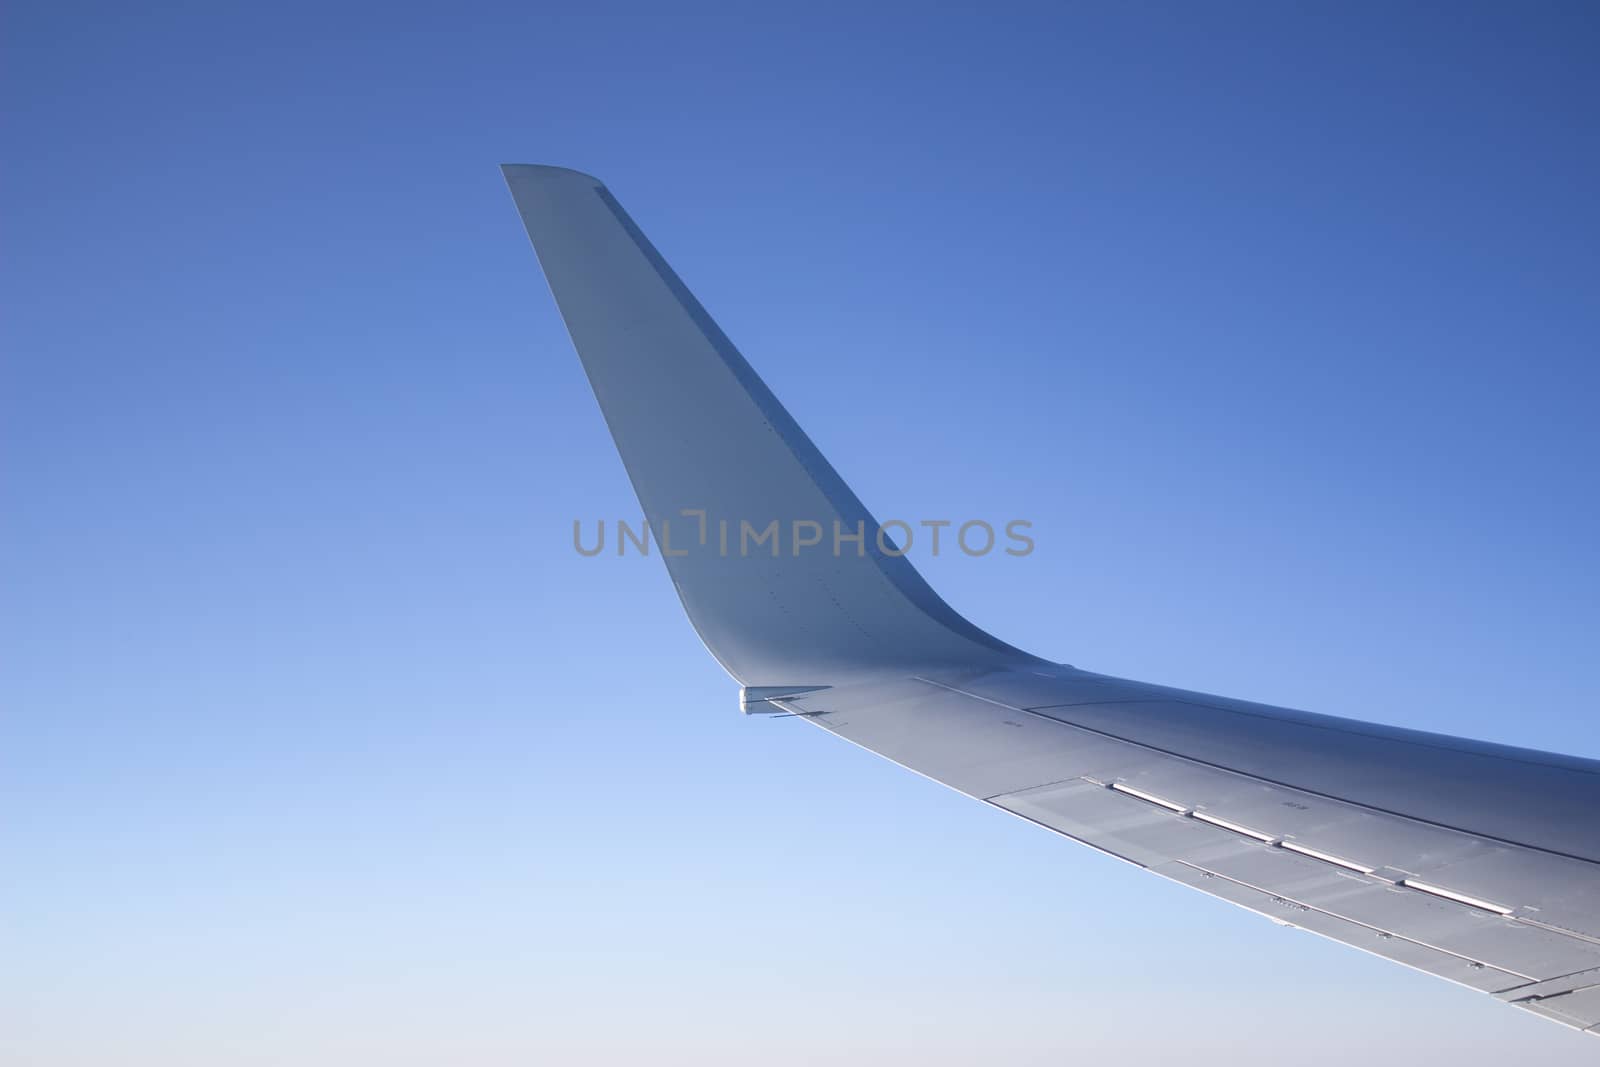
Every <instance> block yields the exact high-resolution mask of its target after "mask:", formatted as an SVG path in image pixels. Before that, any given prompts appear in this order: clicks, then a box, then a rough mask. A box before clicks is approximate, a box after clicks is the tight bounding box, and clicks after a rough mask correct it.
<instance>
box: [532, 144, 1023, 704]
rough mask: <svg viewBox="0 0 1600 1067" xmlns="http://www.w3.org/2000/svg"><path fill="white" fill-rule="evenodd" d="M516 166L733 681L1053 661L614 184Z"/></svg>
mask: <svg viewBox="0 0 1600 1067" xmlns="http://www.w3.org/2000/svg"><path fill="white" fill-rule="evenodd" d="M502 169H503V171H504V174H505V177H506V182H507V184H508V185H509V186H510V188H511V195H512V197H513V198H514V199H515V201H516V205H517V209H518V211H519V212H520V213H521V215H522V221H523V223H524V225H525V226H526V227H527V230H528V236H529V237H530V238H531V239H532V241H533V246H534V249H535V251H536V252H537V253H538V256H539V261H540V263H541V264H542V265H543V267H544V272H545V276H546V278H547V279H548V280H549V283H550V289H551V291H552V292H553V293H554V294H555V298H556V303H557V305H558V306H559V307H560V309H561V315H562V317H563V319H565V321H566V324H567V330H568V332H569V333H570V334H571V335H572V341H573V345H574V346H575V347H576V348H577V350H578V356H579V358H580V359H581V360H582V361H583V366H584V370H585V371H586V372H587V374H588V376H589V383H590V385H591V386H592V387H593V389H594V393H595V397H596V398H597V399H598V400H599V402H600V408H601V411H602V413H603V414H604V415H605V419H606V424H607V426H608V427H610V430H611V435H612V438H613V439H614V440H615V442H616V445H617V451H618V452H619V453H620V454H621V456H622V462H623V465H624V466H625V467H626V468H627V471H628V476H629V478H630V479H631V480H632V482H633V487H634V491H635V492H636V493H637V494H638V496H639V501H640V503H641V504H642V505H643V506H644V511H645V515H646V517H647V519H648V521H649V523H650V528H651V532H652V533H653V535H654V538H655V541H656V543H657V545H658V546H660V549H661V554H662V555H663V557H664V558H665V562H666V565H667V570H668V572H669V574H670V575H671V577H672V581H673V584H674V585H675V586H676V588H677V591H678V595H679V597H680V598H681V599H682V601H683V605H684V608H685V610H686V611H687V612H688V615H689V619H690V621H691V622H692V623H693V624H694V627H695V629H696V631H697V632H698V633H699V634H700V637H701V639H702V640H703V641H704V642H705V644H706V647H707V648H708V649H709V650H710V651H711V653H712V655H714V656H715V657H716V658H717V660H718V661H719V662H720V663H721V664H722V665H723V666H724V667H725V668H726V669H727V670H728V672H729V673H730V674H732V675H733V676H734V678H735V679H737V680H738V681H740V682H742V683H749V684H756V685H774V684H781V683H782V682H783V680H784V679H787V678H795V677H803V678H814V679H815V678H827V679H829V680H830V681H833V682H837V681H840V680H843V679H847V678H851V677H859V676H864V675H870V674H877V673H881V672H883V671H885V670H894V671H900V670H919V669H931V668H936V667H939V666H957V667H997V666H1010V665H1016V664H1017V663H1019V662H1035V663H1036V662H1040V661H1038V660H1037V659H1035V658H1034V657H1032V656H1028V655H1027V654H1025V653H1022V652H1019V651H1018V650H1017V649H1014V648H1012V647H1011V646H1009V645H1007V644H1005V643H1003V642H1001V641H998V640H996V639H995V638H993V637H991V636H990V635H988V634H986V633H984V632H983V631H982V630H980V629H978V628H977V627H976V626H973V625H972V624H971V623H970V622H968V621H967V620H966V619H964V618H962V617H961V616H960V615H958V614H956V613H955V612H954V611H952V610H951V609H950V607H949V606H948V605H946V604H945V602H944V601H943V600H941V599H940V598H939V597H938V595H937V594H935V593H934V591H933V590H932V589H931V588H930V587H929V586H928V584H927V583H926V582H925V581H923V579H922V577H921V575H919V574H918V573H917V572H916V570H915V568H913V567H912V566H911V564H910V563H909V562H908V561H907V560H906V559H904V558H903V553H901V552H900V550H899V549H898V547H897V546H896V545H895V544H894V542H893V540H892V539H891V538H889V537H887V536H886V535H885V534H884V532H883V531H882V530H881V529H880V527H879V525H878V523H877V521H876V520H874V519H873V517H872V516H871V515H870V514H869V513H868V511H867V509H866V508H865V507H864V506H863V505H862V504H861V501H860V500H858V499H857V498H856V495H855V494H854V493H853V492H851V491H850V488H849V487H848V486H847V485H845V483H844V481H843V479H841V478H840V477H839V475H838V474H837V473H836V472H835V471H834V469H833V467H832V466H831V465H829V463H828V461H827V460H826V459H824V458H823V457H822V454H821V453H820V452H819V451H817V448H816V446H815V445H814V444H812V443H811V440H810V439H809V438H808V437H807V436H806V435H805V433H804V432H803V431H801V429H800V427H799V425H798V424H797V423H796V422H795V421H794V419H793V418H791V417H790V415H789V413H788V412H787V411H785V410H784V408H783V406H782V405H781V404H779V403H778V400H777V398H776V397H774V396H773V395H772V392H771V391H770V390H769V389H768V388H767V387H766V385H765V384H764V383H763V382H762V381H761V379H760V378H759V377H757V376H756V373H755V372H754V371H753V370H751V368H750V365H749V364H748V363H746V362H745V360H744V357H743V356H741V355H740V354H739V352H738V350H737V349H735V348H734V346H733V344H732V343H731V342H730V341H729V340H728V338H727V337H726V336H725V335H724V334H723V332H722V331H721V329H719V328H718V327H717V324H716V323H715V322H713V321H712V319H711V316H710V315H708V314H706V311H705V309H704V308H703V307H701V305H700V303H699V301H697V300H696V299H695V298H694V296H693V295H692V294H691V293H690V292H689V290H688V288H687V287H686V286H685V285H684V284H683V282H682V281H680V280H679V278H678V276H677V275H676V274H675V273H673V271H672V268H671V267H669V266H668V265H667V263H666V261H665V260H663V259H662V258H661V255H660V253H658V252H657V251H656V250H655V248H654V246H652V245H651V244H650V242H649V241H648V240H647V239H646V238H645V236H644V234H643V233H642V232H640V230H639V228H638V226H636V225H635V224H634V222H633V220H632V219H631V218H629V217H628V214H627V213H626V212H625V211H623V209H622V206H621V205H620V204H619V203H617V201H616V198H615V197H613V196H612V195H611V193H610V191H609V190H607V189H606V187H605V185H604V184H603V183H601V182H600V181H599V180H598V179H596V178H594V177H592V176H590V175H588V174H583V173H581V172H579V171H575V170H567V169H565V168H561V167H547V166H528V165H507V166H505V167H503V168H502Z"/></svg>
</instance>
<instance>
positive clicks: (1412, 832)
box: [504, 166, 1600, 1033]
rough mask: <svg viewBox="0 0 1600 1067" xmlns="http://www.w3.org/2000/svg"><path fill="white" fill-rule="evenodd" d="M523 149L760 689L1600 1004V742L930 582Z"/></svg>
mask: <svg viewBox="0 0 1600 1067" xmlns="http://www.w3.org/2000/svg"><path fill="white" fill-rule="evenodd" d="M504 173H505V177H506V180H507V182H508V184H509V185H510V188H511V192H512V195H513V197H514V199H515V201H516V205H517V208H518V210H519V212H520V213H521V215H522V219H523V222H524V224H525V225H526V227H527V231H528V234H529V236H530V237H531V238H532V241H533V245H534V248H535V250H536V251H537V253H538V256H539V260H540V262H541V264H542V265H543V268H544V272H545V276H546V278H547V279H548V280H549V283H550V288H551V290H552V292H553V293H554V295H555V298H556V302H557V304H558V305H559V307H560V310H561V314H562V316H563V318H564V319H565V321H566V324H567V328H568V330H569V332H570V333H571V335H572V340H573V343H574V345H575V347H576V348H577V351H578V355H579V357H580V358H581V360H582V361H583V365H584V369H585V370H586V372H587V374H588V377H589V381H590V384H591V385H592V386H593V388H594V392H595V396H596V398H597V399H598V400H599V402H600V407H601V410H602V412H603V413H604V416H605V419H606V423H607V425H608V426H609V428H610V430H611V434H612V437H613V438H614V440H615V441H616V445H617V450H618V452H619V453H620V454H621V456H622V461H623V464H624V465H625V467H626V468H627V471H628V475H629V478H630V479H631V480H632V483H633V487H634V490H635V491H636V492H637V494H638V496H639V500H640V503H641V504H642V505H643V508H644V511H645V515H646V517H647V519H648V521H649V524H650V527H651V532H652V534H653V535H654V538H655V542H656V545H657V546H658V548H659V549H660V553H661V555H662V556H663V557H664V560H665V563H666V566H667V570H668V572H669V574H670V575H671V578H672V582H673V585H674V587H675V588H676V590H677V592H678V596H679V597H680V599H681V600H682V602H683V606H684V609H685V611H686V612H687V613H688V616H689V619H690V621H691V622H692V623H693V625H694V627H695V629H696V631H697V632H698V633H699V634H700V636H701V638H702V640H704V642H705V644H706V647H707V649H708V650H709V651H710V652H711V654H712V655H713V656H714V657H716V659H717V660H718V662H720V663H721V664H722V666H723V667H724V668H725V669H726V670H727V671H728V673H729V674H731V675H732V676H733V677H734V679H736V680H737V681H738V682H739V683H740V685H741V686H743V690H742V693H741V706H742V708H743V709H744V710H745V711H746V712H748V713H768V714H787V715H798V716H803V717H804V718H805V719H807V720H808V721H809V722H811V723H813V724H814V725H816V726H818V727H820V728H822V729H824V730H827V731H829V732H831V733H834V734H837V735H838V736H840V737H842V738H844V739H846V740H848V741H851V742H853V743H855V744H857V745H861V746H863V747H865V748H867V749H870V750H872V751H874V752H877V753H880V754H881V755H883V756H886V757H887V758H889V759H890V760H893V761H894V762H896V763H899V764H901V765H902V766H905V767H908V768H910V769H912V770H914V771H917V772H918V773H920V774H923V775H925V776H927V777H929V778H932V779H935V780H936V781H939V782H942V783H944V784H945V785H948V786H950V787H952V788H954V789H957V790H959V791H961V792H963V793H966V794H968V795H969V796H972V797H975V798H977V799H979V800H982V801H983V802H984V803H986V804H990V805H992V806H994V807H996V808H1000V809H1003V810H1005V811H1007V812H1010V813H1011V814H1013V815H1017V816H1020V817H1022V818H1024V819H1028V820H1030V821H1032V822H1034V823H1037V824H1038V825H1040V826H1043V827H1046V828H1048V829H1050V830H1052V831H1055V832H1056V833H1059V834H1061V835H1063V836H1065V837H1069V838H1072V839H1074V840H1076V841H1080V842H1082V843H1084V844H1087V845H1090V846H1092V847H1094V848H1097V849H1100V850H1102V851H1104V852H1107V853H1110V854H1111V855H1114V856H1116V857H1118V858H1120V859H1123V860H1126V861H1127V862H1129V863H1134V864H1137V865H1138V866H1141V867H1144V868H1147V869H1148V870H1150V871H1152V872H1153V873H1155V874H1158V875H1161V876H1162V877H1164V878H1167V879H1169V880H1171V881H1174V882H1179V883H1182V884H1183V885H1187V886H1189V887H1191V888H1194V889H1199V890H1201V891H1202V892H1205V893H1209V894H1211V895H1212V896H1215V897H1220V898H1222V899H1223V900H1226V901H1229V902H1230V903H1233V904H1237V905H1239V906H1241V907H1244V908H1247V909H1249V910H1251V911H1254V912H1258V913H1260V914H1262V915H1265V916H1267V917H1268V918H1270V919H1272V920H1274V921H1275V922H1279V923H1284V924H1288V925H1292V926H1297V927H1301V928H1303V929H1306V930H1310V931H1312V932H1314V933H1317V934H1321V935H1323V936H1325V937H1328V938H1332V939H1333V940H1336V941H1342V942H1344V943H1346V944H1349V945H1353V946H1355V947H1356V948H1360V949H1363V950H1365V951H1367V952H1371V953H1375V954H1377V955H1379V956H1383V957H1386V958H1388V959H1391V960H1394V961H1396V962H1398V963H1403V964H1406V965H1407V966H1410V967H1414V968H1417V969H1419V970H1422V971H1427V972H1429V973H1431V974H1436V975H1438V976H1440V977H1442V978H1447V979H1450V980H1451V981H1454V982H1457V983H1460V984H1462V985H1465V986H1469V987H1471V988H1474V989H1477V990H1480V991H1482V992H1484V993H1488V994H1490V995H1492V996H1494V997H1496V998H1498V999H1500V1000H1503V1001H1506V1002H1507V1003H1510V1004H1514V1005H1516V1006H1518V1007H1521V1008H1526V1009H1528V1010H1530V1011H1533V1012H1536V1013H1538V1014H1540V1015H1542V1016H1545V1017H1547V1018H1550V1019H1553V1020H1555V1021H1557V1022H1561V1023H1564V1024H1566V1025H1568V1026H1572V1027H1576V1028H1578V1029H1583V1030H1587V1031H1589V1032H1591V1033H1600V762H1596V761H1592V760H1587V759H1579V758H1575V757H1568V756H1560V755H1553V754H1550V753H1544V752H1536V751H1531V750H1527V749H1519V748H1510V747H1506V746H1501V745H1493V744H1487V743H1483V742H1477V741H1469V740H1464V739H1460V738H1454V737H1447V736H1442V735H1437V734H1428V733H1420V732H1417V731H1413V730H1405V729H1398V728H1394V727H1388V726H1382V725H1377V724H1373V723H1367V722H1361V721H1358V720H1356V719H1347V718H1335V717H1332V716H1326V715H1317V714H1311V713H1308V712H1301V711H1294V710H1290V709H1286V708H1278V707H1271V706H1267V705H1262V704H1255V703H1250V702H1248V701H1242V700H1233V699H1228V698H1224V697H1215V696H1209V695H1206V694H1202V693H1193V692H1188V691H1185V690H1179V689H1171V688H1167V687H1163V686H1156V685H1148V684H1145V683H1141V682H1134V681H1128V680H1124V679H1119V678H1111V677H1107V676H1105V675H1099V674H1094V673H1090V672H1087V671H1082V670H1078V669H1076V668H1073V667H1070V666H1066V665H1063V664H1058V663H1053V662H1051V661H1049V660H1045V659H1041V658H1039V657H1037V656H1033V655H1030V654H1028V653H1025V652H1022V651H1020V650H1018V649H1016V648H1013V647H1012V646H1010V645H1008V644H1006V643H1004V642H1003V641H1000V640H997V639H996V638H994V637H992V636H990V635H989V634H987V633H985V632H983V631H982V630H980V629H978V628H977V627H976V626H974V625H972V624H971V623H970V622H968V621H967V620H966V619H964V618H962V617H961V616H960V615H958V614H957V613H956V612H955V611H953V610H952V609H951V608H950V607H949V606H948V605H946V604H945V602H944V601H943V600H941V599H940V598H939V596H938V595H937V594H936V593H935V592H934V591H933V590H932V589H931V588H930V587H929V586H928V584H927V583H926V582H925V581H924V580H923V579H922V577H921V576H920V575H919V574H918V573H917V572H916V570H915V568H914V567H912V565H911V564H910V562H909V561H908V560H906V559H905V558H904V554H903V552H902V551H901V550H900V549H899V547H898V545H897V543H896V542H895V540H894V538H893V537H892V536H891V533H892V531H883V530H881V529H880V527H879V526H878V524H877V522H876V521H875V520H874V519H873V518H872V516H871V514H870V513H868V512H867V510H866V508H865V507H864V506H863V505H862V503H861V501H860V500H859V499H857V498H856V496H855V494H854V493H852V492H851V491H850V489H849V487H848V486H846V485H845V483H844V481H843V480H842V479H841V478H840V477H839V475H838V474H837V473H836V472H835V471H834V469H833V468H832V467H831V466H830V465H829V464H828V462H827V460H826V459H824V458H823V457H822V455H821V453H820V452H818V450H817V448H816V447H815V446H814V445H813V444H812V443H811V441H810V440H809V439H808V438H807V437H806V435H805V434H804V432H802V431H801V429H800V427H799V425H798V424H797V423H796V422H795V420H794V419H793V418H792V417H791V416H790V415H789V413H788V412H787V411H785V410H784V408H783V407H782V405H780V404H779V403H778V401H777V399H776V398H775V397H774V396H773V395H772V393H771V392H770V391H769V390H768V389H767V388H766V386H765V385H764V384H763V383H762V382H761V379H760V378H758V377H757V376H756V374H755V372H754V371H753V370H752V369H751V368H750V365H749V364H748V363H747V362H745V360H744V358H743V357H742V356H741V355H740V354H739V352H738V351H737V350H736V349H735V348H734V346H733V345H732V344H731V343H730V342H729V341H728V339H727V337H726V336H724V335H723V333H722V331H721V330H720V329H718V327H717V326H716V324H715V323H714V322H713V321H712V320H711V318H710V316H709V315H707V314H706V312H705V310H704V308H702V307H701V306H700V304H699V302H698V301H696V300H695V298H694V296H693V295H692V294H690V292H689V291H688V289H687V288H686V287H685V286H684V284H683V283H682V282H681V281H680V280H679V279H678V277H677V275H676V274H674V273H673V271H672V269H671V268H670V267H668V266H667V264H666V262H665V261H664V260H663V259H662V258H661V256H660V254H659V253H658V252H657V251H656V250H655V248H654V247H653V246H652V245H651V244H650V242H649V241H648V240H647V239H646V238H645V237H644V235H643V233H641V232H640V230H639V228H638V227H637V226H636V225H635V224H634V222H633V221H632V220H631V219H630V218H629V217H628V215H627V213H626V212H624V211H623V209H622V207H621V205H620V204H618V203H617V201H616V199H615V198H614V197H613V196H612V195H611V193H610V192H609V191H608V190H607V189H606V187H605V186H604V185H603V184H602V183H601V182H599V181H598V180H596V179H595V178H592V177H590V176H588V175H585V174H581V173H579V172H576V171H571V170H565V169H562V168H557V167H543V166H507V167H505V168H504Z"/></svg>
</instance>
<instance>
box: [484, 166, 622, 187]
mask: <svg viewBox="0 0 1600 1067" xmlns="http://www.w3.org/2000/svg"><path fill="white" fill-rule="evenodd" d="M500 173H501V174H502V175H504V176H505V179H506V181H507V182H550V181H571V180H573V179H577V180H580V181H586V182H590V183H592V184H594V185H595V186H597V187H599V188H602V189H603V188H605V182H603V181H601V180H600V179H599V178H596V177H595V176H594V175H593V174H586V173H584V172H583V171H581V170H573V169H572V168H571V167H554V166H550V165H549V164H546V163H502V164H500Z"/></svg>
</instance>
